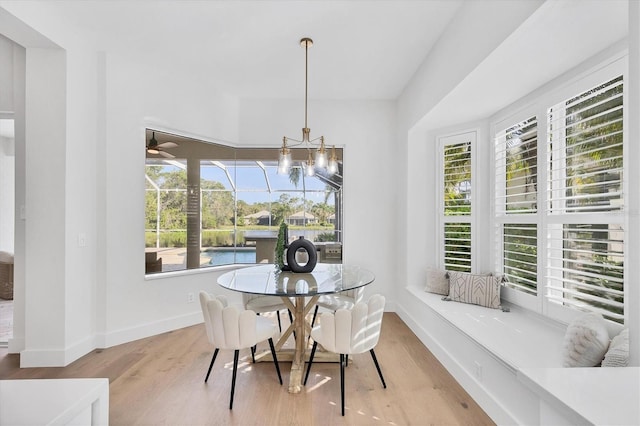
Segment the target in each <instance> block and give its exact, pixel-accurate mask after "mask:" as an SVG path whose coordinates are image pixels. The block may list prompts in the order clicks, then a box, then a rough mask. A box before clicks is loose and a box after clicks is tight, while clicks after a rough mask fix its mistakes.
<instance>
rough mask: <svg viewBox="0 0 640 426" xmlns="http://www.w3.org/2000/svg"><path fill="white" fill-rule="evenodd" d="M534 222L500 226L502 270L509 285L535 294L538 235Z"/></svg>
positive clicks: (536, 285)
mask: <svg viewBox="0 0 640 426" xmlns="http://www.w3.org/2000/svg"><path fill="white" fill-rule="evenodd" d="M537 233H538V230H537V225H536V224H535V223H533V224H532V223H526V224H525V223H517V224H513V223H511V224H504V225H503V226H502V236H503V240H502V265H503V267H502V272H503V274H504V276H505V278H506V281H507V284H506V285H508V286H509V287H513V288H516V289H517V290H521V291H523V292H525V293H528V294H536V293H537V287H538V284H537V282H538V277H537V276H538V272H537V269H538V237H537Z"/></svg>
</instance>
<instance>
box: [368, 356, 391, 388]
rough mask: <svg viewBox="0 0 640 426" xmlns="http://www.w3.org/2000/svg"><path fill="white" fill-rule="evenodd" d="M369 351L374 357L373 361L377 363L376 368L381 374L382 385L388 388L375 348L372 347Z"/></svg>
mask: <svg viewBox="0 0 640 426" xmlns="http://www.w3.org/2000/svg"><path fill="white" fill-rule="evenodd" d="M369 353H371V358H373V363H374V364H375V365H376V369H377V370H378V375H379V376H380V380H381V381H382V386H383V387H384V388H385V389H386V388H387V384H386V383H385V382H384V377H382V370H380V365H379V364H378V359H377V358H376V353H375V352H374V351H373V349H371V350H370V351H369Z"/></svg>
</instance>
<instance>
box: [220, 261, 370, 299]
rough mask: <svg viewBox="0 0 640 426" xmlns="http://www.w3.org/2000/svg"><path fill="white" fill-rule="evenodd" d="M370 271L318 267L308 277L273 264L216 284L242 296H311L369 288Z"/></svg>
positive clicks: (228, 276)
mask: <svg viewBox="0 0 640 426" xmlns="http://www.w3.org/2000/svg"><path fill="white" fill-rule="evenodd" d="M374 279H375V276H374V275H373V273H372V272H371V271H368V270H366V269H363V268H361V267H359V266H351V265H343V264H329V263H318V264H317V265H316V267H315V269H314V270H313V272H310V273H294V272H281V271H279V270H277V269H276V267H275V265H273V264H268V265H267V264H265V265H258V266H252V267H249V268H243V269H236V270H233V271H230V272H226V273H224V274H222V275H220V277H219V278H218V284H219V285H220V286H222V287H224V288H227V289H229V290H234V291H239V292H242V293H251V294H264V295H270V296H284V297H287V296H288V297H296V296H299V297H300V296H314V295H317V294H332V293H338V292H341V291H345V290H352V289H355V288H358V287H363V286H365V285H367V284H370V283H372V282H373V280H374Z"/></svg>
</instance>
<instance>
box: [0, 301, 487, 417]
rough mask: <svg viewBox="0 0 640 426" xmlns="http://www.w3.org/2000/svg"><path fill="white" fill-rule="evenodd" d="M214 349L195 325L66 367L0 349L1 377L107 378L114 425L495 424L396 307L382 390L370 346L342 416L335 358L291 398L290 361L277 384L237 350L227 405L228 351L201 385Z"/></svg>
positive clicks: (383, 345) (383, 341)
mask: <svg viewBox="0 0 640 426" xmlns="http://www.w3.org/2000/svg"><path fill="white" fill-rule="evenodd" d="M283 317H284V316H283ZM267 348H268V346H267V344H266V343H264V344H262V345H259V346H258V349H259V350H260V349H265V350H266V349H267ZM212 352H213V351H212V348H211V347H210V345H209V343H208V341H207V338H206V335H205V331H204V325H202V324H201V325H197V326H193V327H188V328H185V329H182V330H177V331H173V332H170V333H165V334H161V335H158V336H154V337H150V338H147V339H142V340H138V341H135V342H131V343H126V344H123V345H119V346H115V347H112V348H108V349H103V350H96V351H94V352H92V353H90V354H88V355H86V356H84V357H82V358H81V359H79V360H77V361H76V362H74V363H72V364H70V365H69V366H67V367H64V368H27V369H20V368H19V358H18V355H13V354H7V351H6V349H0V378H2V379H27V378H28V379H31V378H72V377H107V378H109V383H110V385H109V386H110V395H109V399H110V401H109V405H110V409H109V420H110V424H111V425H205V424H207V425H280V424H287V425H341V424H342V425H430V424H432V425H488V424H493V422H492V421H491V419H490V418H489V417H488V416H487V415H486V414H485V413H484V412H483V411H482V410H481V409H480V408H479V407H478V405H477V404H476V403H475V402H474V401H473V400H472V399H471V398H470V397H469V395H468V394H467V393H466V392H465V391H464V390H463V389H462V388H461V387H460V386H459V385H458V384H457V382H456V381H455V380H454V379H453V378H452V377H451V376H450V375H449V373H448V372H447V371H446V370H445V369H444V368H443V367H442V366H441V365H440V363H438V361H437V360H436V359H435V358H434V356H433V355H432V354H431V353H430V352H429V351H428V350H427V349H425V347H424V346H423V345H422V344H421V343H420V341H419V340H418V339H417V337H416V336H415V335H414V334H413V333H412V332H411V331H410V330H409V329H408V328H407V326H406V325H405V324H404V323H403V322H402V320H400V318H399V317H398V316H397V315H396V314H393V313H386V314H385V316H384V320H383V326H382V334H381V338H380V342H379V343H378V346H377V347H376V355H377V357H378V361H379V362H380V366H381V368H382V371H383V374H384V377H385V380H386V382H387V389H383V388H382V385H381V383H380V379H379V377H378V375H377V373H376V369H375V366H374V365H373V362H372V360H371V357H370V356H369V354H368V353H365V354H362V355H356V356H353V357H351V359H353V363H351V362H350V364H349V366H348V367H347V369H346V373H345V376H346V379H345V393H346V403H345V407H346V413H345V417H341V416H340V373H339V365H338V364H335V363H314V365H313V369H312V371H311V376H310V377H309V381H308V383H307V386H306V388H305V389H304V390H303V392H302V393H300V394H295V395H294V394H289V393H288V392H287V386H286V384H287V383H288V378H289V373H288V370H289V367H290V364H289V363H286V362H282V363H281V370H282V379H283V381H284V383H285V385H283V386H280V385H279V383H278V379H277V376H276V373H275V368H274V366H273V363H271V362H261V363H256V364H252V363H251V355H250V353H249V351H248V350H247V351H241V353H240V357H241V366H240V367H239V369H238V379H237V382H236V396H235V400H234V406H233V410H232V411H230V410H229V389H230V385H231V369H232V365H233V352H232V351H220V354H219V355H218V359H217V360H216V363H215V365H214V367H213V371H212V373H211V377H210V378H209V382H208V383H206V384H205V383H204V376H205V374H206V370H207V367H208V365H209V361H210V360H211V355H212ZM351 359H350V361H351Z"/></svg>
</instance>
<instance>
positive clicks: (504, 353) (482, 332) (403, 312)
mask: <svg viewBox="0 0 640 426" xmlns="http://www.w3.org/2000/svg"><path fill="white" fill-rule="evenodd" d="M405 291H407V292H408V293H409V297H408V298H405V300H407V302H406V303H408V304H409V306H406V307H405V306H402V307H400V308H399V309H398V310H397V311H398V314H399V315H400V317H401V318H402V319H403V320H404V321H405V322H406V323H407V324H408V325H409V327H411V329H412V330H413V331H414V333H416V335H417V336H418V337H419V338H420V339H421V340H422V342H423V343H424V344H425V345H426V346H427V347H428V349H429V350H430V351H431V352H432V353H433V354H434V355H435V356H436V357H437V358H438V360H439V361H440V362H442V364H443V365H444V366H445V367H446V368H447V370H448V371H449V372H450V373H451V374H452V375H453V376H454V377H455V378H456V380H458V382H459V383H460V384H461V385H462V386H463V387H464V388H465V390H466V391H467V392H468V393H469V394H470V395H471V396H472V397H473V398H474V400H476V401H477V402H478V404H480V406H481V407H482V408H483V409H484V410H485V411H486V412H487V414H489V415H490V416H491V417H492V419H493V420H494V421H495V422H496V423H498V424H527V425H528V424H558V423H563V422H566V423H567V424H603V423H604V424H607V423H608V424H614V423H615V424H640V416H639V415H638V409H637V407H638V401H639V400H640V394H639V389H638V386H637V383H638V370H637V369H632V368H624V369H623V368H597V367H594V368H586V369H583V368H579V369H578V368H562V343H563V339H564V334H565V331H566V326H564V325H562V324H559V323H556V322H554V321H551V320H549V319H547V318H545V317H543V316H541V315H538V314H536V313H534V312H531V311H529V310H526V309H524V308H521V307H518V306H512V305H509V304H505V307H507V308H509V312H503V311H502V310H499V309H490V308H485V307H481V306H476V305H469V304H464V303H459V302H452V301H443V300H442V296H441V295H438V294H432V293H427V292H425V291H424V290H423V289H422V288H413V287H407V288H406V289H405ZM613 370H617V371H613ZM625 371H627V373H625ZM634 374H635V376H634ZM618 380H619V382H618ZM633 380H635V381H633ZM603 383H606V384H607V385H606V386H609V388H607V387H606V386H605V387H603ZM634 383H635V385H634ZM616 384H619V387H616ZM598 389H600V390H601V392H598ZM571 390H572V391H573V392H574V396H571V395H570V392H571ZM621 393H624V394H625V395H621ZM613 410H615V411H616V413H615V414H612V415H611V417H608V414H607V412H609V411H613ZM608 419H611V421H608Z"/></svg>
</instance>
